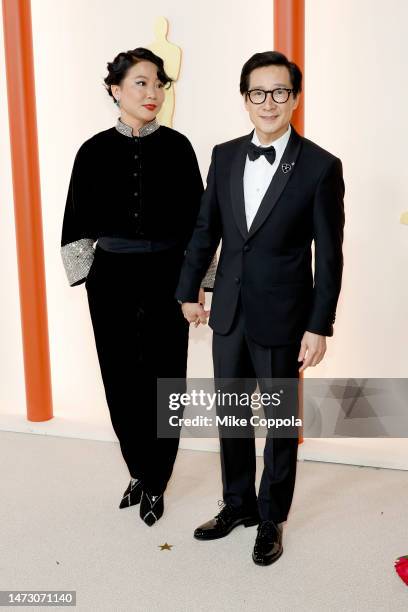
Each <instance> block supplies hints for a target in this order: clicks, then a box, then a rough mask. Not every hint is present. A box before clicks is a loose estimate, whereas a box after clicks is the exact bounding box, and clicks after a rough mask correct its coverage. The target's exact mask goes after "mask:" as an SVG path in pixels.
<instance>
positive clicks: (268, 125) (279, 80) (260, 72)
mask: <svg viewBox="0 0 408 612" xmlns="http://www.w3.org/2000/svg"><path fill="white" fill-rule="evenodd" d="M280 87H281V88H287V89H291V88H292V83H291V80H290V74H289V70H288V69H287V68H286V66H264V67H262V68H255V70H253V71H252V72H251V74H250V75H249V89H250V90H251V89H262V90H264V91H271V90H273V89H279V88H280ZM244 100H245V108H246V110H247V111H248V113H249V118H250V119H251V121H252V123H253V124H254V126H255V128H256V132H257V134H258V137H259V139H260V141H261V143H262V144H269V143H271V142H273V141H274V140H277V138H279V137H280V136H282V135H283V134H284V133H285V132H286V130H287V129H288V126H289V123H290V121H291V118H292V113H293V111H294V110H295V108H297V106H298V104H299V95H298V96H296V98H294V97H293V94H292V93H291V94H290V95H289V98H288V101H287V102H284V103H283V104H279V103H277V102H274V100H273V99H272V95H271V94H268V95H267V97H266V100H265V102H263V103H262V104H253V103H252V102H251V100H250V99H249V96H247V98H246V99H245V94H244Z"/></svg>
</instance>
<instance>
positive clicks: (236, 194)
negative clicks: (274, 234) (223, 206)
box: [230, 132, 253, 239]
mask: <svg viewBox="0 0 408 612" xmlns="http://www.w3.org/2000/svg"><path fill="white" fill-rule="evenodd" d="M252 134H253V132H251V134H249V135H248V136H247V137H245V138H244V139H243V140H242V141H241V142H240V144H239V146H238V149H237V151H236V154H235V157H234V159H233V161H232V167H231V175H230V189H231V202H232V210H233V213H234V218H235V222H236V224H237V226H238V229H239V231H240V232H241V234H242V236H243V238H245V239H246V238H247V237H248V228H247V221H246V215H245V199H244V170H245V162H246V157H247V151H248V143H249V142H250V141H251V138H252Z"/></svg>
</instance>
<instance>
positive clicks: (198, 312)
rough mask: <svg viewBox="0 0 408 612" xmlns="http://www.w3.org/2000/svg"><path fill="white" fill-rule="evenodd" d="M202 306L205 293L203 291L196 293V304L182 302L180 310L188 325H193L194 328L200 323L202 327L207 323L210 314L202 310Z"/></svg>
mask: <svg viewBox="0 0 408 612" xmlns="http://www.w3.org/2000/svg"><path fill="white" fill-rule="evenodd" d="M204 306H205V291H204V289H200V291H199V293H198V303H194V302H184V303H183V304H182V306H181V310H182V311H183V315H184V318H185V319H187V321H188V322H189V323H194V327H198V326H199V325H200V323H202V325H205V324H206V323H207V319H208V316H209V314H210V311H209V310H204Z"/></svg>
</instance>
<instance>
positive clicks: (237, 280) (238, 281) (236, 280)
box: [234, 276, 241, 285]
mask: <svg viewBox="0 0 408 612" xmlns="http://www.w3.org/2000/svg"><path fill="white" fill-rule="evenodd" d="M234 280H235V282H236V283H237V285H239V283H240V282H241V279H240V278H239V276H236V277H235V278H234Z"/></svg>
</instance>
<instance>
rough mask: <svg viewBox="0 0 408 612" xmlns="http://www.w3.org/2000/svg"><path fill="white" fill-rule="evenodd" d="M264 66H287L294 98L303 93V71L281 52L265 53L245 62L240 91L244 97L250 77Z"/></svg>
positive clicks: (256, 54) (257, 54)
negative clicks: (254, 71)
mask: <svg viewBox="0 0 408 612" xmlns="http://www.w3.org/2000/svg"><path fill="white" fill-rule="evenodd" d="M264 66H286V68H287V69H288V71H289V76H290V80H291V83H292V89H293V96H294V97H296V96H297V94H298V93H300V92H301V91H302V71H301V70H300V68H299V66H298V65H297V64H295V62H290V61H289V60H288V58H287V57H286V55H283V53H279V51H264V52H263V53H255V55H253V56H252V57H250V58H249V60H248V61H247V62H245V64H244V66H243V68H242V72H241V80H240V83H239V90H240V92H241V94H242V95H244V94H245V95H246V93H247V91H248V89H249V76H250V74H251V72H252V71H253V70H255V69H256V68H263V67H264Z"/></svg>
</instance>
